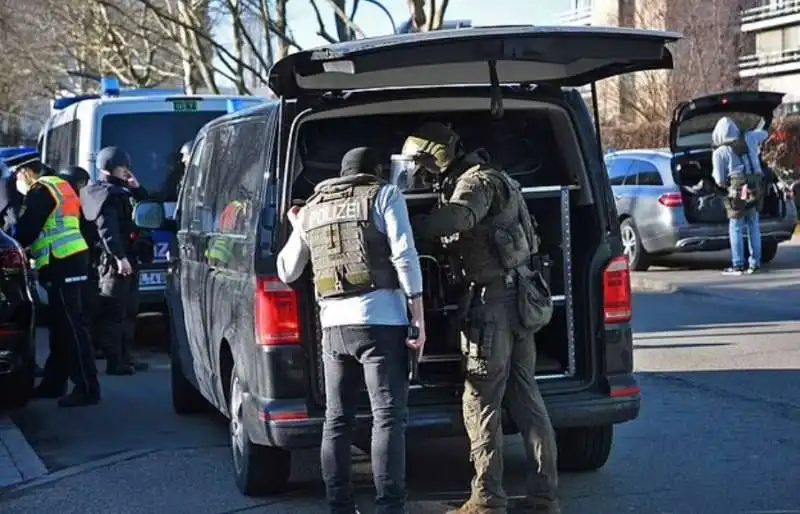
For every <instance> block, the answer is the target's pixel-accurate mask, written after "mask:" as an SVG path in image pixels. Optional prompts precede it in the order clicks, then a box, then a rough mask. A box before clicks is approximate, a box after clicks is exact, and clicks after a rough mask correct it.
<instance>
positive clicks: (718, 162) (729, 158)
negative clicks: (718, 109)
mask: <svg viewBox="0 0 800 514" xmlns="http://www.w3.org/2000/svg"><path fill="white" fill-rule="evenodd" d="M760 132H761V131H750V132H748V133H747V134H746V135H745V141H746V143H747V144H746V151H745V152H744V153H742V154H739V153H737V151H736V147H737V146H738V145H737V143H739V142H740V141H741V132H740V131H739V127H737V126H736V123H735V122H734V121H733V120H732V119H730V118H728V117H723V118H720V120H719V121H717V124H716V125H715V126H714V131H713V132H712V133H711V143H712V144H713V145H714V153H713V154H712V156H711V165H712V176H713V177H714V181H715V182H716V183H717V184H719V185H720V186H721V187H727V183H728V180H729V179H730V177H732V176H735V175H744V174H746V173H762V171H761V166H760V164H759V162H758V143H759V142H760V141H759V136H760V134H759V133H760ZM748 135H749V137H748Z"/></svg>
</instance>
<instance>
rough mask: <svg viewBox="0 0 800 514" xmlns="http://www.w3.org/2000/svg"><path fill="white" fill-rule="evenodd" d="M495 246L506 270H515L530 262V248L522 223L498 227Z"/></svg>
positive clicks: (495, 232)
mask: <svg viewBox="0 0 800 514" xmlns="http://www.w3.org/2000/svg"><path fill="white" fill-rule="evenodd" d="M494 244H495V245H496V247H497V253H498V255H499V257H500V263H501V264H502V265H503V268H504V269H507V270H510V269H514V268H516V267H517V266H519V265H520V264H525V263H527V262H528V261H529V260H530V256H531V250H530V246H529V245H528V239H527V237H526V236H525V232H524V230H523V229H522V225H521V224H520V223H512V224H511V225H510V226H507V227H496V228H495V231H494Z"/></svg>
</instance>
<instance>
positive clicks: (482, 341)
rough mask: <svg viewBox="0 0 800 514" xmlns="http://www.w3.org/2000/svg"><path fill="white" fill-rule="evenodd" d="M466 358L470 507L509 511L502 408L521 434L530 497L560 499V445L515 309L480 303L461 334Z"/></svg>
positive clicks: (529, 337)
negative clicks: (473, 472) (504, 482)
mask: <svg viewBox="0 0 800 514" xmlns="http://www.w3.org/2000/svg"><path fill="white" fill-rule="evenodd" d="M462 351H463V353H464V354H465V356H466V364H467V366H466V367H467V370H466V380H465V387H464V396H463V411H464V425H465V426H466V430H467V434H468V435H469V439H470V460H471V461H472V463H473V465H474V467H475V476H474V478H473V479H472V494H471V497H470V502H469V503H470V504H472V505H474V506H476V507H485V508H505V507H506V504H507V499H506V494H505V491H504V490H503V484H502V482H503V427H502V419H501V418H502V411H503V407H505V408H506V409H507V410H508V413H509V414H510V415H511V418H512V420H513V421H514V423H515V424H516V426H517V427H518V428H519V430H520V434H521V435H522V440H523V445H524V449H525V455H526V458H527V461H528V476H527V482H526V495H527V496H528V497H529V498H532V499H541V500H555V499H556V497H555V496H556V489H557V485H558V477H557V470H556V441H555V433H554V431H553V426H552V424H551V422H550V417H549V415H548V414H547V409H546V408H545V405H544V401H543V400H542V395H541V393H540V392H539V387H538V385H537V384H536V380H535V379H534V372H535V367H536V345H535V344H534V335H533V333H532V332H531V331H530V330H525V329H524V328H522V326H521V325H520V323H519V315H518V314H517V309H516V305H515V304H513V303H506V302H502V303H499V302H492V303H491V304H481V305H477V306H474V307H472V309H470V319H469V323H468V325H467V327H466V328H465V329H464V331H463V332H462Z"/></svg>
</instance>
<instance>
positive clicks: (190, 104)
mask: <svg viewBox="0 0 800 514" xmlns="http://www.w3.org/2000/svg"><path fill="white" fill-rule="evenodd" d="M172 109H173V110H175V111H178V112H187V111H196V110H197V100H173V101H172Z"/></svg>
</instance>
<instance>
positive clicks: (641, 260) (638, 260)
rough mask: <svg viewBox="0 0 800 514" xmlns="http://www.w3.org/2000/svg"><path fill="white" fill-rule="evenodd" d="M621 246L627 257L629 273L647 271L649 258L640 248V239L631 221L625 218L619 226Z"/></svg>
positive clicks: (645, 251) (641, 247)
mask: <svg viewBox="0 0 800 514" xmlns="http://www.w3.org/2000/svg"><path fill="white" fill-rule="evenodd" d="M619 231H620V236H621V239H622V246H623V249H624V251H625V255H626V256H627V257H628V265H629V266H630V269H631V271H647V269H648V268H649V267H650V261H651V257H650V254H649V253H647V250H645V249H644V247H643V246H642V238H641V236H639V231H638V230H637V229H636V225H635V224H634V223H633V219H631V218H625V219H624V220H622V223H620V226H619Z"/></svg>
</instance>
